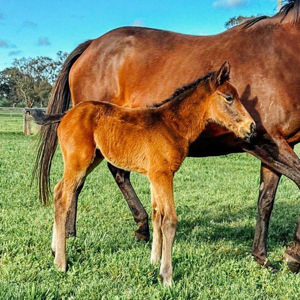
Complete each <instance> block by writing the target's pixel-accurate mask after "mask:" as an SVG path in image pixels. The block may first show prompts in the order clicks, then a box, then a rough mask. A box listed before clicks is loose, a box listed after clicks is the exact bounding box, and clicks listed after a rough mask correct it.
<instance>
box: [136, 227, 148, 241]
mask: <svg viewBox="0 0 300 300" xmlns="http://www.w3.org/2000/svg"><path fill="white" fill-rule="evenodd" d="M134 236H135V237H136V239H137V241H138V242H140V241H145V242H148V241H149V239H150V233H149V227H148V226H147V227H140V228H139V229H138V230H136V231H135V232H134Z"/></svg>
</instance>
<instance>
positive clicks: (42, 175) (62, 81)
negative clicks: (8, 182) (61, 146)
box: [33, 40, 92, 204]
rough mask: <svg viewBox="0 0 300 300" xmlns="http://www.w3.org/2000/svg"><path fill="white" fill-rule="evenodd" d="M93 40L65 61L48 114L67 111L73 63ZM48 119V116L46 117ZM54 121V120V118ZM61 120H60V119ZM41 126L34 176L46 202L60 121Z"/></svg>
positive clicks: (53, 91)
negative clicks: (70, 73)
mask: <svg viewBox="0 0 300 300" xmlns="http://www.w3.org/2000/svg"><path fill="white" fill-rule="evenodd" d="M91 42H92V40H89V41H86V42H84V43H82V44H81V45H79V46H78V47H77V48H76V49H75V50H74V51H73V52H72V53H71V54H70V55H69V56H68V57H67V59H66V61H65V62H64V64H63V66H62V69H61V71H60V74H59V76H58V78H57V80H56V83H55V85H54V87H53V89H52V95H51V99H50V101H49V104H48V107H47V111H46V114H47V115H48V117H49V116H50V115H57V116H62V115H63V113H64V112H65V111H67V110H68V109H69V105H70V102H71V94H70V88H69V72H70V70H71V67H72V65H73V64H74V63H75V61H76V60H77V59H78V58H79V56H80V55H81V54H82V53H83V52H84V51H85V50H86V49H87V47H88V46H89V45H90V44H91ZM37 114H38V117H37V119H38V121H40V122H41V123H42V125H44V124H43V122H44V121H45V120H43V117H42V113H37ZM46 119H47V118H46ZM48 121H49V118H48ZM52 121H53V120H52ZM58 122H59V121H58ZM46 124H48V125H47V126H42V128H41V134H40V140H39V147H38V153H37V157H36V161H35V168H34V171H33V176H34V177H35V176H37V178H38V186H39V198H40V200H41V201H42V202H43V203H44V204H46V203H47V202H48V200H49V195H50V169H51V163H52V159H53V155H54V153H55V150H56V147H57V132H56V131H57V127H58V123H54V122H48V123H47V122H46V123H45V125H46Z"/></svg>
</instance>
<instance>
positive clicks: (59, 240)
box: [52, 147, 94, 272]
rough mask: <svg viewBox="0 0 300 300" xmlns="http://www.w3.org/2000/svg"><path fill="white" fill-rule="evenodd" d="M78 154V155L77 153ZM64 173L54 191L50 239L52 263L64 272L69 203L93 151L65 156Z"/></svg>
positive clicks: (92, 156)
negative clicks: (53, 255) (53, 210)
mask: <svg viewBox="0 0 300 300" xmlns="http://www.w3.org/2000/svg"><path fill="white" fill-rule="evenodd" d="M79 152H80V153H79ZM64 157H65V171H64V177H63V179H62V181H61V182H60V183H59V184H58V186H57V188H56V189H55V192H56V193H55V220H54V226H53V229H54V232H53V239H52V250H53V251H54V252H55V259H54V263H55V265H57V267H58V268H59V269H60V270H62V271H64V272H65V271H66V269H67V262H66V223H67V215H68V213H69V209H70V207H71V202H72V200H73V198H74V197H75V194H76V190H77V189H78V187H80V185H81V184H82V182H83V180H84V178H85V177H86V175H87V171H88V168H89V166H90V165H91V163H92V161H93V158H94V149H87V147H85V149H84V150H83V149H82V148H81V151H74V152H73V154H72V155H71V154H69V155H65V156H64Z"/></svg>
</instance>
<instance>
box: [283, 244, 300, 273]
mask: <svg viewBox="0 0 300 300" xmlns="http://www.w3.org/2000/svg"><path fill="white" fill-rule="evenodd" d="M283 257H284V261H285V262H286V264H287V266H288V267H289V269H290V270H291V271H292V272H293V273H298V272H299V270H300V257H299V255H297V254H295V253H293V251H292V250H291V249H289V248H288V249H286V251H285V253H284V255H283Z"/></svg>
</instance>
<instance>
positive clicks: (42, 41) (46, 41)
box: [38, 37, 50, 46]
mask: <svg viewBox="0 0 300 300" xmlns="http://www.w3.org/2000/svg"><path fill="white" fill-rule="evenodd" d="M38 45H39V46H49V45H50V42H49V39H48V38H46V37H43V38H39V40H38Z"/></svg>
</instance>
